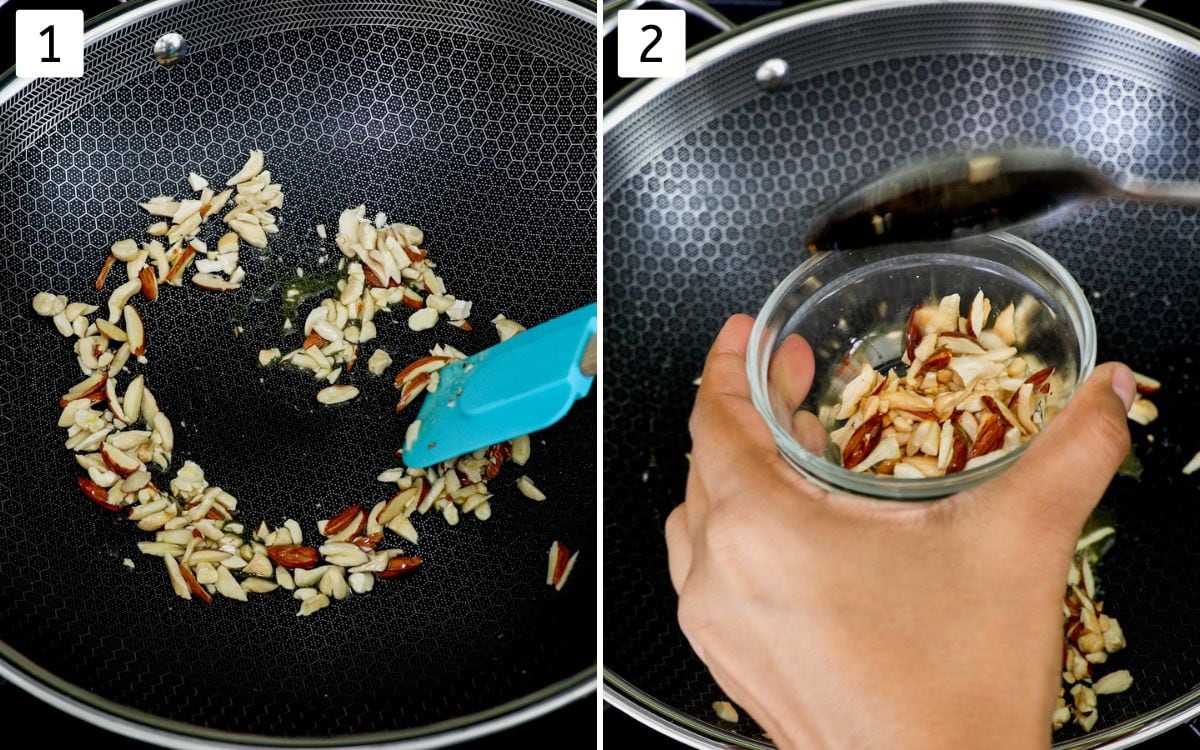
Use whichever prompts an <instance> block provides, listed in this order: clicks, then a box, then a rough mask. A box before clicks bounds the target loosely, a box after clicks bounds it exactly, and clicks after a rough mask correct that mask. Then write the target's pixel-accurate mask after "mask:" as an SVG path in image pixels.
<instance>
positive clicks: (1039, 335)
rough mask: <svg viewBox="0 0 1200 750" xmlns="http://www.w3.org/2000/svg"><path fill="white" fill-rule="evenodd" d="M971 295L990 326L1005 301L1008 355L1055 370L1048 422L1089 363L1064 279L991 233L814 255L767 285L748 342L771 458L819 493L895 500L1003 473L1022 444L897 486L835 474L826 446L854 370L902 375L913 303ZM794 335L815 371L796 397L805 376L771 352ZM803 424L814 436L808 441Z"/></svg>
mask: <svg viewBox="0 0 1200 750" xmlns="http://www.w3.org/2000/svg"><path fill="white" fill-rule="evenodd" d="M981 289H982V290H983V293H984V294H985V295H986V296H987V297H988V298H989V299H990V300H991V302H992V310H993V317H995V312H996V311H999V310H1002V309H1004V307H1006V306H1007V305H1008V304H1009V303H1013V304H1015V305H1016V307H1017V319H1018V327H1019V328H1020V329H1021V331H1022V341H1021V342H1019V343H1018V344H1017V346H1018V349H1019V353H1020V354H1021V355H1032V357H1033V358H1036V359H1040V360H1041V361H1042V362H1044V363H1046V364H1047V365H1052V366H1054V367H1055V371H1054V375H1053V388H1052V390H1051V392H1050V394H1049V395H1047V397H1046V418H1047V419H1049V418H1050V417H1051V416H1052V415H1053V413H1054V412H1056V411H1057V410H1059V409H1061V408H1062V406H1063V405H1064V404H1065V403H1066V401H1067V399H1069V398H1070V396H1071V394H1072V393H1073V392H1074V391H1075V389H1076V387H1077V386H1078V385H1079V384H1080V383H1082V382H1083V381H1084V380H1085V379H1086V378H1087V376H1088V375H1089V374H1090V373H1091V371H1092V368H1093V367H1094V365H1095V362H1096V323H1095V320H1094V319H1093V317H1092V310H1091V307H1090V306H1089V305H1088V302H1087V298H1086V297H1085V296H1084V294H1083V291H1082V290H1081V289H1080V288H1079V285H1078V284H1077V283H1076V282H1075V279H1074V278H1072V277H1071V274H1070V273H1068V272H1067V270H1066V269H1065V268H1063V267H1062V266H1061V265H1060V264H1059V263H1058V262H1057V261H1055V260H1054V259H1053V258H1051V257H1050V256H1049V255H1047V254H1046V253H1045V252H1044V251H1042V250H1041V249H1039V248H1037V247H1035V246H1034V245H1032V244H1030V243H1029V242H1026V241H1025V240H1023V239H1021V238H1019V237H1015V236H1013V235H1010V234H1003V233H999V234H991V235H980V236H975V237H965V238H962V239H956V240H952V241H949V242H941V243H933V244H911V245H908V244H906V245H895V246H891V247H884V248H873V249H868V250H854V251H841V252H825V253H821V254H818V255H814V256H813V257H812V258H810V259H809V260H808V261H807V262H805V263H804V264H803V265H802V266H800V267H799V268H797V269H796V270H795V271H793V272H792V273H791V274H790V275H789V276H788V277H787V278H786V279H784V280H783V282H782V283H781V284H780V285H779V286H778V287H776V289H775V291H774V292H773V293H772V294H771V296H770V297H769V298H768V299H767V302H766V304H765V305H764V306H763V308H762V311H761V312H760V313H759V315H758V319H757V321H756V322H755V325H754V330H753V332H752V333H751V336H750V348H749V356H748V357H747V362H746V366H747V371H748V374H749V378H750V390H751V395H752V397H753V400H754V405H755V407H757V409H758V411H759V413H761V414H762V416H763V418H764V419H765V420H766V421H767V424H768V425H769V426H770V428H771V432H772V433H773V434H774V437H775V444H776V445H777V446H778V448H779V452H780V453H781V454H782V455H783V456H784V458H785V459H787V461H788V462H789V463H791V465H792V466H793V467H795V468H796V469H797V470H798V471H800V472H801V473H802V474H804V475H805V476H806V477H807V478H808V479H810V480H811V481H813V482H815V483H816V484H818V485H820V486H821V487H824V488H826V489H831V490H838V491H844V492H850V493H854V494H858V495H866V496H870V497H878V498H887V499H894V500H920V499H928V498H937V497H944V496H946V495H950V494H953V493H955V492H959V491H961V490H963V489H966V488H968V487H971V486H974V485H976V484H978V483H979V482H982V481H984V480H986V479H988V478H989V477H992V476H995V475H996V474H998V473H1000V472H1001V471H1004V469H1005V468H1007V467H1008V466H1009V465H1010V464H1012V462H1013V461H1015V460H1016V459H1017V457H1018V456H1020V455H1021V453H1022V452H1023V450H1024V447H1025V445H1028V444H1029V442H1032V441H1029V442H1026V443H1025V444H1023V445H1021V446H1019V447H1017V448H1016V449H1014V450H1013V451H1011V452H1010V453H1008V454H1006V455H1004V456H1002V457H1001V458H999V459H997V460H994V461H991V462H990V463H986V464H984V465H982V466H977V467H975V468H971V469H969V470H965V471H961V472H957V473H954V474H950V475H946V476H940V477H930V478H925V479H897V478H893V477H891V476H877V475H871V474H865V473H858V472H853V471H850V470H848V469H845V468H842V466H841V465H840V463H841V462H840V460H839V458H838V455H839V451H838V448H837V445H836V444H835V443H833V441H832V440H830V439H829V438H828V432H829V430H830V429H831V428H832V427H834V426H835V424H836V423H835V422H834V421H833V419H832V417H833V411H834V409H833V408H831V407H833V406H834V405H836V404H837V403H838V402H839V401H840V398H841V391H842V388H843V387H844V386H845V385H846V383H847V382H849V381H850V380H851V379H852V378H853V377H854V376H855V375H857V374H858V371H859V369H860V366H861V364H862V363H863V362H867V363H870V364H871V365H872V366H873V367H874V368H875V369H876V370H878V371H880V372H886V371H887V369H888V368H890V367H893V366H894V367H897V368H898V369H899V371H900V372H901V373H903V364H902V363H901V355H902V354H903V347H904V341H905V327H906V324H907V321H908V314H909V311H910V310H911V309H912V307H913V305H916V304H924V303H927V302H933V303H935V304H936V302H937V300H939V299H940V298H941V297H942V296H945V295H948V294H955V293H957V294H960V295H961V296H962V298H963V302H964V304H963V307H964V309H963V313H964V314H965V312H966V310H965V308H966V306H967V305H969V304H970V301H971V299H972V298H973V297H974V296H975V294H976V292H977V291H978V290H981ZM793 334H795V335H799V336H801V337H803V338H804V339H805V340H806V341H807V342H808V344H809V345H810V346H811V348H812V352H813V360H814V363H815V369H814V370H813V373H812V375H813V377H812V384H811V387H809V388H808V389H807V393H806V394H805V393H804V392H803V390H804V385H805V383H804V382H802V381H805V380H807V376H806V375H805V376H800V375H798V374H797V373H795V372H794V370H795V366H794V365H793V364H789V363H788V362H787V361H786V360H787V357H786V356H785V355H787V354H788V352H786V351H785V352H784V354H781V346H782V345H783V344H784V342H785V341H787V340H788V339H789V337H790V336H792V335H793ZM801 399H802V400H801ZM797 401H799V403H798V404H797ZM802 413H806V414H803V415H802ZM814 418H815V419H816V420H817V421H819V422H820V424H821V427H822V428H823V432H820V433H816V435H817V436H816V437H815V438H814V422H813V419H814ZM800 425H805V427H803V428H801V427H800ZM801 432H803V434H804V435H805V436H806V437H805V438H801V436H800V433H801ZM802 439H804V440H805V442H807V443H808V447H805V446H804V445H802V444H801V440H802ZM1033 439H1035V440H1036V436H1035V437H1034V438H1033ZM822 440H823V442H824V444H823V445H821V444H819V443H821V442H822Z"/></svg>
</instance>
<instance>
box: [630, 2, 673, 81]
mask: <svg viewBox="0 0 1200 750" xmlns="http://www.w3.org/2000/svg"><path fill="white" fill-rule="evenodd" d="M686 25H687V15H686V14H685V13H684V12H683V11H682V10H622V11H618V12H617V74H618V75H620V76H621V77H622V78H678V77H679V76H682V75H683V74H684V73H685V72H687V53H686V42H685V39H684V37H685V35H686V31H685V27H686Z"/></svg>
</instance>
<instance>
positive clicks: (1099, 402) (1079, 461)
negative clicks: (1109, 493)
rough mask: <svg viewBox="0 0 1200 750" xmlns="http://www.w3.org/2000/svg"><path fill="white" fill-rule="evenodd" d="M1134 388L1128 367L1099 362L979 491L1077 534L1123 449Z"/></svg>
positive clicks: (1024, 515) (1122, 456)
mask: <svg viewBox="0 0 1200 750" xmlns="http://www.w3.org/2000/svg"><path fill="white" fill-rule="evenodd" d="M1135 392H1136V386H1135V384H1134V381H1133V372H1132V371H1131V370H1130V369H1129V368H1128V367H1126V366H1125V365H1123V364H1120V363H1118V362H1109V363H1107V364H1103V365H1100V366H1099V367H1097V368H1096V369H1095V371H1094V372H1093V373H1092V375H1091V377H1089V378H1088V379H1087V381H1086V382H1085V383H1084V384H1083V385H1082V386H1081V387H1080V388H1079V389H1078V390H1077V391H1076V392H1075V394H1074V395H1073V396H1072V397H1071V400H1070V401H1069V402H1068V403H1067V406H1066V408H1064V409H1063V410H1062V411H1061V412H1059V413H1058V414H1057V415H1056V416H1055V417H1054V418H1053V419H1051V420H1050V421H1049V422H1048V423H1047V424H1046V429H1045V430H1043V431H1042V433H1041V434H1040V435H1038V436H1037V437H1035V438H1034V439H1033V441H1032V442H1031V443H1030V444H1029V448H1028V449H1027V450H1026V451H1025V454H1024V455H1023V456H1021V458H1020V459H1018V460H1017V462H1016V463H1014V464H1013V465H1012V466H1011V467H1010V468H1009V469H1008V471H1005V472H1004V473H1003V474H1001V475H1000V476H998V477H996V478H995V479H993V480H991V481H990V482H988V483H987V484H986V485H984V486H983V487H981V488H980V489H981V490H984V491H986V492H988V493H989V494H991V493H995V494H996V496H997V497H998V499H1000V502H999V503H997V504H1000V505H1003V506H1006V507H1011V508H1012V509H1013V510H1014V511H1016V512H1017V514H1018V515H1019V516H1021V517H1022V518H1025V519H1028V518H1030V517H1032V518H1036V519H1038V523H1039V524H1042V525H1046V524H1049V525H1051V526H1052V527H1054V528H1056V529H1060V530H1062V531H1063V532H1064V533H1070V534H1078V533H1079V530H1080V529H1081V528H1082V527H1083V524H1084V521H1086V520H1087V517H1088V514H1090V513H1091V512H1092V509H1093V508H1095V507H1096V504H1097V503H1098V502H1100V497H1101V496H1102V495H1103V494H1104V490H1105V489H1106V488H1107V487H1108V484H1109V482H1110V481H1112V478H1113V475H1114V474H1115V473H1116V471H1117V468H1118V467H1120V465H1121V462H1122V461H1123V460H1125V456H1126V455H1128V453H1129V445H1130V438H1129V426H1128V425H1127V423H1126V417H1125V414H1126V412H1128V411H1129V407H1130V405H1131V404H1132V403H1133V399H1134V394H1135Z"/></svg>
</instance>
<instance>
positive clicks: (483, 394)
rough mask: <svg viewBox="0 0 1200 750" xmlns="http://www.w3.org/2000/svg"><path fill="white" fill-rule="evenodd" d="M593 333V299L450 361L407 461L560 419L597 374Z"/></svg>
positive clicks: (452, 452) (429, 459)
mask: <svg viewBox="0 0 1200 750" xmlns="http://www.w3.org/2000/svg"><path fill="white" fill-rule="evenodd" d="M595 340H596V305H595V303H592V304H590V305H588V306H587V307H581V308H580V309H578V310H575V311H574V312H569V313H567V314H566V315H562V316H559V317H557V318H555V319H554V320H551V321H548V322H546V323H543V324H541V325H540V326H535V327H533V328H530V329H529V330H527V331H522V332H521V333H519V334H517V335H516V336H513V337H512V338H510V339H509V340H508V341H504V342H501V343H499V344H497V345H496V346H493V347H492V348H490V349H485V350H484V351H482V352H479V353H478V354H475V355H473V356H470V357H467V358H466V359H460V360H456V361H454V362H451V363H450V364H447V365H446V366H445V367H443V368H442V369H440V370H438V378H439V382H438V389H437V391H435V392H434V393H428V394H427V395H426V396H425V402H424V403H423V404H422V405H421V413H420V415H419V416H418V417H417V419H418V420H420V425H419V426H418V427H417V428H416V435H415V436H414V437H413V439H412V441H411V443H412V444H411V445H408V444H406V445H405V447H404V464H405V465H406V466H409V467H412V468H415V469H423V468H426V467H428V466H432V465H434V464H438V463H441V462H442V461H447V460H449V459H452V458H457V457H458V456H461V455H463V454H466V453H470V452H471V451H473V450H476V449H478V448H486V447H488V446H490V445H495V444H496V443H500V442H503V441H505V440H511V439H512V438H515V437H520V436H521V435H528V434H529V433H531V432H535V431H537V430H541V429H544V428H546V427H549V426H550V425H552V424H554V423H555V422H557V421H558V420H560V419H562V418H563V417H564V416H566V414H567V412H568V411H569V410H570V409H571V404H573V403H575V402H576V401H578V400H579V399H581V398H583V397H584V396H586V395H587V393H588V391H589V390H590V389H591V387H592V381H593V380H595V375H596V349H595V346H596V345H595ZM410 432H411V430H410ZM406 443H407V440H406Z"/></svg>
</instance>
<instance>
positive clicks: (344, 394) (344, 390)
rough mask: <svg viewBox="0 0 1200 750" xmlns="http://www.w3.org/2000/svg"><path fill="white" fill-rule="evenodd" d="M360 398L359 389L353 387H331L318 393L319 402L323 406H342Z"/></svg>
mask: <svg viewBox="0 0 1200 750" xmlns="http://www.w3.org/2000/svg"><path fill="white" fill-rule="evenodd" d="M357 397H358V389H357V388H355V387H354V386H352V385H331V386H329V387H328V388H322V389H321V390H320V391H318V392H317V401H318V402H320V403H322V404H326V405H329V404H340V403H342V402H343V401H349V400H351V399H353V398H357Z"/></svg>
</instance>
